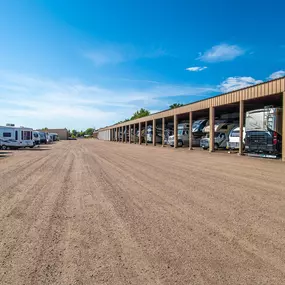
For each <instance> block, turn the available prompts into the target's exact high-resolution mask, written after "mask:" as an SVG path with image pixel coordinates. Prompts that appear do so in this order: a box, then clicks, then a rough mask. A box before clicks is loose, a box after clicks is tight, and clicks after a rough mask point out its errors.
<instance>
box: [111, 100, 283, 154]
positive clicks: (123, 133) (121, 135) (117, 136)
mask: <svg viewBox="0 0 285 285" xmlns="http://www.w3.org/2000/svg"><path fill="white" fill-rule="evenodd" d="M239 113H240V120H239V127H240V144H239V153H240V154H242V153H243V126H244V101H240V104H239ZM173 120H174V147H175V148H177V144H178V133H177V131H178V118H177V115H174V117H173ZM209 121H210V122H209V124H210V143H209V151H210V152H213V151H214V150H215V107H214V106H211V107H210V108H209ZM192 125H193V112H192V111H190V112H189V126H190V131H189V150H192V149H193V148H192V144H193V136H192V131H191V128H192V127H191V126H192ZM284 125H285V124H284ZM284 125H283V128H284ZM152 126H153V127H152V130H153V133H152V143H153V145H154V146H155V145H156V120H153V123H152ZM127 129H128V133H129V140H128V141H127ZM133 130H134V133H133V138H134V143H136V135H135V134H136V125H135V124H134V125H133ZM144 130H145V131H144V137H145V144H146V145H147V133H146V130H147V122H145V128H144ZM113 131H114V132H113ZM141 133H142V123H141V122H140V123H139V138H138V143H139V145H141V144H142V135H141ZM164 136H165V118H162V147H164V145H165V142H164ZM111 140H113V141H120V140H122V142H129V143H131V142H132V134H131V125H129V126H124V127H119V128H115V129H112V130H111Z"/></svg>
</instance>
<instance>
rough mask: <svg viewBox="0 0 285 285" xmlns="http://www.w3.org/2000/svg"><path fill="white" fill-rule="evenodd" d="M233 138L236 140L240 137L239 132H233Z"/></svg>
mask: <svg viewBox="0 0 285 285" xmlns="http://www.w3.org/2000/svg"><path fill="white" fill-rule="evenodd" d="M231 137H235V138H237V137H239V131H232V132H231Z"/></svg>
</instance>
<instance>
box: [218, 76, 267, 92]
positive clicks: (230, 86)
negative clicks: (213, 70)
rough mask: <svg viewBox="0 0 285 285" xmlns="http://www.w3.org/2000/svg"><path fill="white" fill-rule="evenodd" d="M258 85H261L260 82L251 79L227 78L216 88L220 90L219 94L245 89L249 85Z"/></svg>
mask: <svg viewBox="0 0 285 285" xmlns="http://www.w3.org/2000/svg"><path fill="white" fill-rule="evenodd" d="M258 83H262V80H256V79H254V78H252V77H245V76H243V77H242V76H241V77H239V76H236V77H228V78H227V79H226V80H224V81H223V82H222V83H221V84H220V85H219V86H218V87H219V89H220V90H221V92H224V93H226V92H230V91H233V90H237V89H241V88H245V87H248V86H251V85H255V84H258Z"/></svg>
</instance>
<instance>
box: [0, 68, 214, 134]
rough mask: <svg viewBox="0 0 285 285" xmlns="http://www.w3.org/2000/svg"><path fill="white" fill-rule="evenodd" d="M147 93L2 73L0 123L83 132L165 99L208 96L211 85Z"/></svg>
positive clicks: (150, 87)
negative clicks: (85, 129)
mask: <svg viewBox="0 0 285 285" xmlns="http://www.w3.org/2000/svg"><path fill="white" fill-rule="evenodd" d="M145 84H146V86H145V87H144V88H143V89H141V88H140V89H138V88H134V87H133V88H130V87H129V88H117V87H110V84H109V85H108V87H102V86H99V85H98V84H86V83H83V82H80V81H78V80H54V79H50V78H43V77H36V76H26V75H23V74H18V73H9V72H6V71H2V72H1V71H0V114H1V117H0V125H3V124H6V123H7V122H10V123H15V124H16V125H25V126H30V127H34V128H42V127H53V128H56V127H67V128H76V129H82V128H87V127H90V126H94V125H95V126H96V127H101V126H106V125H110V124H113V123H115V122H117V121H120V120H122V119H125V118H127V117H130V116H131V115H132V114H133V113H134V112H135V111H136V110H138V109H139V108H141V107H144V108H148V109H152V110H159V109H160V110H161V109H164V108H166V107H167V106H166V105H165V104H166V102H165V97H171V96H172V97H174V96H186V95H192V96H205V95H207V94H210V93H211V92H213V91H216V88H213V87H211V86H209V87H208V86H189V85H182V86H181V85H169V84H163V83H159V82H158V83H157V84H153V83H148V82H147V81H146V82H145Z"/></svg>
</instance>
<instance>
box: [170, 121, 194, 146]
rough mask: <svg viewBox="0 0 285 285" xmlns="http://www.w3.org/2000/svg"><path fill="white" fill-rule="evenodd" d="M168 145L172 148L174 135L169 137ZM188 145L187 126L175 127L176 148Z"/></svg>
mask: <svg viewBox="0 0 285 285" xmlns="http://www.w3.org/2000/svg"><path fill="white" fill-rule="evenodd" d="M168 144H169V145H170V146H174V135H172V136H169V138H168ZM183 145H189V124H188V123H182V124H178V126H177V146H183Z"/></svg>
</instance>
